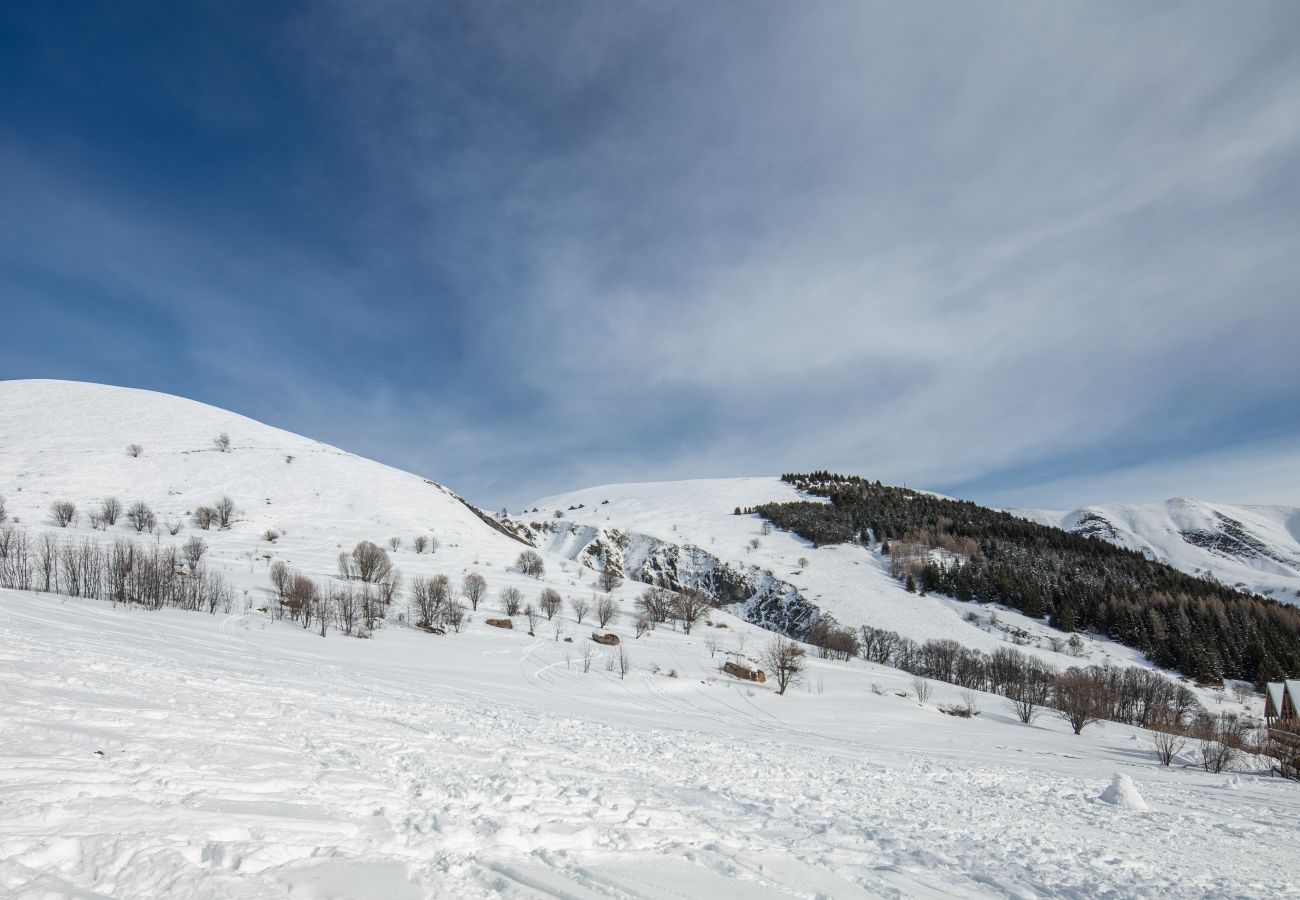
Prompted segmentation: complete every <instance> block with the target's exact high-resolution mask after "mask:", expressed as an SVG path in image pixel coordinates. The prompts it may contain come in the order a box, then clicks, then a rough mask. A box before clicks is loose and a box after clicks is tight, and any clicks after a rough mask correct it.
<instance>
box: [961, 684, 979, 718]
mask: <svg viewBox="0 0 1300 900" xmlns="http://www.w3.org/2000/svg"><path fill="white" fill-rule="evenodd" d="M979 701H980V695H979V694H978V693H976V692H975V691H972V690H971V689H970V688H966V689H965V690H963V691H962V692H961V702H962V705H963V706H965V707H966V712H967V714H968V715H972V716H978V715H979V714H980V707H979Z"/></svg>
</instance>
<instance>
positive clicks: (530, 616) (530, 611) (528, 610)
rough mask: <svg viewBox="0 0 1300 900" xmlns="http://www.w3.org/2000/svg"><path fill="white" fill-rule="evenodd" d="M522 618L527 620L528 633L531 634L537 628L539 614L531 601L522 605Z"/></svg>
mask: <svg viewBox="0 0 1300 900" xmlns="http://www.w3.org/2000/svg"><path fill="white" fill-rule="evenodd" d="M524 618H525V619H527V620H528V633H529V634H532V633H533V632H534V631H536V630H537V620H538V619H539V618H541V616H540V615H539V614H538V612H537V610H536V609H535V608H534V607H533V605H532V604H531V603H530V604H528V605H527V606H525V607H524Z"/></svg>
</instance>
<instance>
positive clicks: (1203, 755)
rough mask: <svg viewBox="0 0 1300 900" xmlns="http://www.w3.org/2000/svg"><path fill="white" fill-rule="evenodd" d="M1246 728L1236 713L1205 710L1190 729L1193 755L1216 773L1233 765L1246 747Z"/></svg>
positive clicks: (1203, 765) (1247, 730)
mask: <svg viewBox="0 0 1300 900" xmlns="http://www.w3.org/2000/svg"><path fill="white" fill-rule="evenodd" d="M1248 732H1249V729H1248V728H1247V727H1246V724H1245V723H1244V722H1243V721H1241V720H1240V719H1238V718H1237V717H1236V716H1213V715H1210V714H1208V713H1204V714H1202V715H1200V716H1198V717H1197V719H1196V721H1194V722H1193V723H1192V727H1191V729H1190V733H1191V736H1192V738H1193V740H1195V741H1196V747H1195V752H1196V758H1197V759H1198V760H1199V762H1200V764H1201V767H1202V768H1203V769H1205V771H1207V772H1213V773H1216V774H1217V773H1219V772H1223V771H1225V770H1226V769H1229V768H1231V767H1232V765H1233V764H1235V763H1236V762H1237V760H1238V759H1240V758H1241V756H1242V755H1243V753H1244V752H1245V750H1246V747H1247V746H1248V740H1247V738H1248Z"/></svg>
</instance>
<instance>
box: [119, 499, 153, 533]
mask: <svg viewBox="0 0 1300 900" xmlns="http://www.w3.org/2000/svg"><path fill="white" fill-rule="evenodd" d="M126 520H127V521H128V522H130V523H131V527H132V528H134V529H135V531H136V534H141V533H142V532H145V531H153V528H154V526H155V525H157V524H158V518H157V517H156V516H155V515H154V514H153V510H151V509H150V508H149V505H148V504H147V503H145V502H144V501H143V500H137V501H136V502H135V503H132V504H131V508H130V509H128V510H127V511H126Z"/></svg>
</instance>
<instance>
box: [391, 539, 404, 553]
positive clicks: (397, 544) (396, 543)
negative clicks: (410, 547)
mask: <svg viewBox="0 0 1300 900" xmlns="http://www.w3.org/2000/svg"><path fill="white" fill-rule="evenodd" d="M388 549H389V550H392V551H393V552H394V553H396V552H397V551H398V550H400V549H402V539H401V538H400V537H398V536H397V535H393V536H392V537H390V538H389V539H388Z"/></svg>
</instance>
